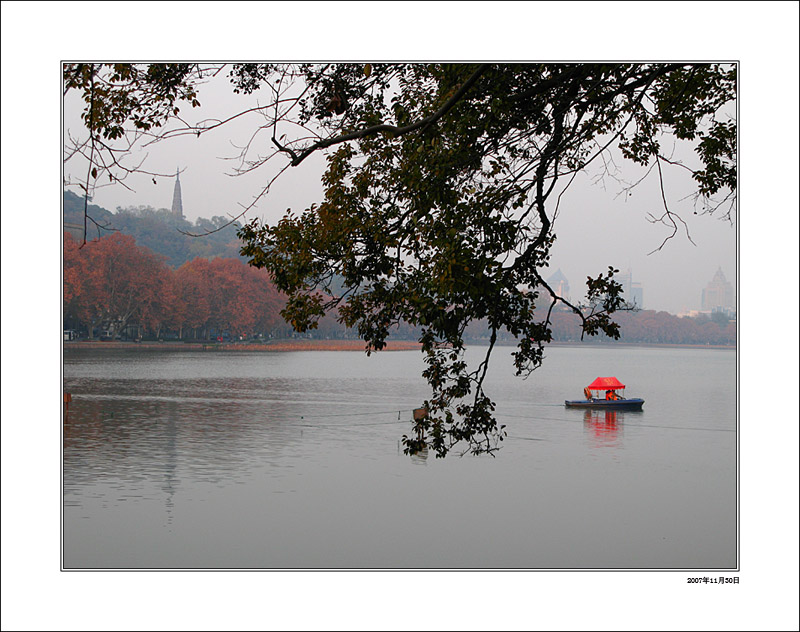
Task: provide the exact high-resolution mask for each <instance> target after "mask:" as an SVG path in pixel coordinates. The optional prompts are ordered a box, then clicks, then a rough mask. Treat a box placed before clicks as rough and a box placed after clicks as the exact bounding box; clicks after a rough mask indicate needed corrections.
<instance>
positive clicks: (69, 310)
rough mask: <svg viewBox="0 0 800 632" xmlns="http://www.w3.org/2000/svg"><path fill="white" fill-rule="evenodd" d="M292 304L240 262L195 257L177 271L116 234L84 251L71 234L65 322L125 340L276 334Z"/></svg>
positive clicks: (66, 265) (66, 249)
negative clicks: (133, 332) (141, 333)
mask: <svg viewBox="0 0 800 632" xmlns="http://www.w3.org/2000/svg"><path fill="white" fill-rule="evenodd" d="M284 304H285V298H284V297H283V296H282V295H281V294H280V293H279V292H278V290H277V289H276V288H275V286H274V285H273V284H272V283H271V281H270V279H269V275H268V274H267V273H266V272H264V271H263V270H257V269H255V268H252V267H250V266H247V265H246V264H244V263H242V262H241V261H240V260H239V259H232V258H222V257H218V258H215V259H213V260H210V261H209V260H207V259H203V258H200V257H198V258H195V259H193V260H191V261H188V262H187V263H185V264H184V265H182V266H181V267H180V268H178V269H177V270H174V271H173V270H172V269H170V268H169V267H168V266H167V265H166V264H165V262H164V260H163V258H162V257H160V256H158V255H156V254H154V253H152V252H151V251H150V250H148V249H147V248H144V247H142V246H139V245H138V244H137V243H136V241H135V239H134V238H133V237H132V236H130V235H124V234H120V233H113V234H111V235H106V236H104V237H102V238H100V239H97V240H93V241H90V242H88V243H87V244H86V245H85V247H83V248H81V247H80V244H79V243H78V242H77V241H76V240H75V239H74V238H73V237H72V236H71V235H70V234H69V233H65V234H64V315H65V317H66V318H67V319H68V320H69V321H71V322H74V323H75V324H76V325H77V326H79V327H81V328H83V327H85V328H86V331H87V332H88V335H89V338H92V337H93V335H94V331H95V330H96V329H98V330H100V331H105V332H108V333H109V334H110V335H111V336H112V337H119V336H121V335H122V334H123V333H124V332H125V331H126V329H127V327H128V326H129V325H131V326H134V325H135V326H136V327H137V329H143V330H148V331H152V332H155V335H156V337H158V335H159V333H160V332H162V331H167V330H170V331H177V332H178V336H179V337H184V336H183V334H184V333H185V332H189V331H190V330H191V331H193V332H195V333H197V332H199V333H200V337H201V338H208V337H209V336H210V334H211V332H212V331H214V332H223V331H227V332H229V333H230V334H231V335H232V336H237V335H241V336H245V335H247V336H249V335H251V334H253V333H255V332H261V333H270V332H272V331H274V330H276V329H278V328H279V326H280V325H281V323H282V320H281V318H280V310H281V309H282V308H283V306H284Z"/></svg>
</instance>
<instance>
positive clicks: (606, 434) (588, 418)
mask: <svg viewBox="0 0 800 632" xmlns="http://www.w3.org/2000/svg"><path fill="white" fill-rule="evenodd" d="M583 423H584V426H585V427H586V428H587V429H588V430H589V431H590V432H591V433H592V437H593V438H594V440H595V444H596V445H598V446H615V445H618V443H619V437H618V434H619V428H620V427H619V425H618V424H617V411H616V410H589V409H587V410H585V411H584V413H583Z"/></svg>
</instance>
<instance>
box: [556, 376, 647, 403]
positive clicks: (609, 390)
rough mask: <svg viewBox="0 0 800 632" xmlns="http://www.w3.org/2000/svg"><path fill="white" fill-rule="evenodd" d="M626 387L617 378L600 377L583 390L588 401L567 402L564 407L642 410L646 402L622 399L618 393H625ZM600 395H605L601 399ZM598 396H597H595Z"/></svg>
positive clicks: (636, 398)
mask: <svg viewBox="0 0 800 632" xmlns="http://www.w3.org/2000/svg"><path fill="white" fill-rule="evenodd" d="M624 390H625V385H624V384H623V383H622V382H620V381H619V380H618V379H617V378H615V377H598V378H597V379H596V380H595V381H594V382H592V383H591V384H589V386H587V387H586V388H584V389H583V394H584V395H585V396H586V399H577V400H566V401H565V402H564V405H565V406H567V407H568V408H615V409H622V410H641V409H642V406H643V405H644V400H643V399H639V398H638V397H634V398H630V399H626V398H625V397H624V396H623V397H620V395H618V394H617V391H624ZM600 393H604V395H603V397H600V396H599V395H600ZM595 395H597V396H595Z"/></svg>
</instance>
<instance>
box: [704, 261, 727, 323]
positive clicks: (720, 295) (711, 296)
mask: <svg viewBox="0 0 800 632" xmlns="http://www.w3.org/2000/svg"><path fill="white" fill-rule="evenodd" d="M735 308H736V301H735V298H734V295H733V286H732V285H731V284H730V283H729V282H728V280H727V279H726V278H725V275H724V274H723V272H722V268H718V269H717V272H716V274H715V275H714V278H713V279H711V282H710V283H709V284H708V285H706V287H705V289H704V290H703V293H702V295H701V298H700V309H702V310H703V311H705V312H715V311H723V312H730V311H733V310H734V309H735Z"/></svg>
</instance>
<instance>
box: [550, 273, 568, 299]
mask: <svg viewBox="0 0 800 632" xmlns="http://www.w3.org/2000/svg"><path fill="white" fill-rule="evenodd" d="M547 284H548V285H549V286H550V287H551V288H552V289H553V291H554V292H555V293H556V294H558V295H559V296H560V297H561V298H564V299H566V300H569V281H567V277H565V276H564V273H563V272H561V268H559V269H558V270H557V271H556V273H555V274H554V275H553V276H551V277H550V278H549V279H547Z"/></svg>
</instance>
